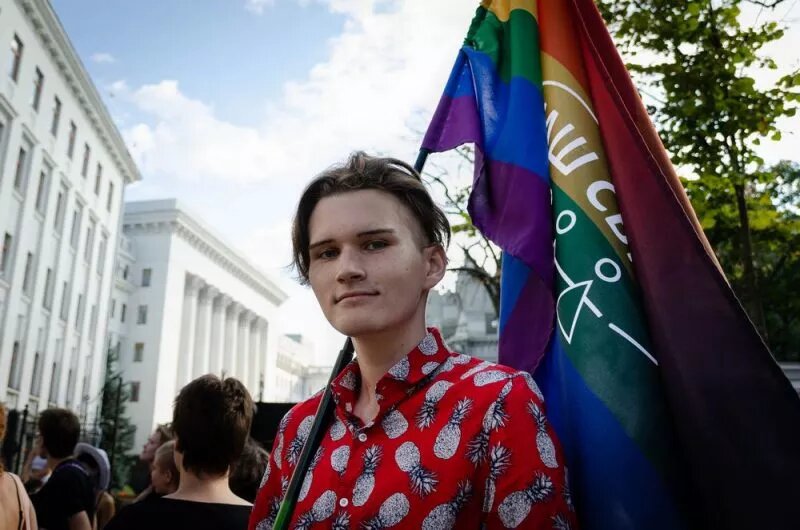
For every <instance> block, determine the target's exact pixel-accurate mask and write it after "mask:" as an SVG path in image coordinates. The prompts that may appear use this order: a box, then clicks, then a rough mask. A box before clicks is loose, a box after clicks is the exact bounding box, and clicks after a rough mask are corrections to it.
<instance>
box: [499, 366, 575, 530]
mask: <svg viewBox="0 0 800 530" xmlns="http://www.w3.org/2000/svg"><path fill="white" fill-rule="evenodd" d="M490 413H491V414H493V415H494V416H496V417H495V418H493V420H494V421H493V425H494V428H493V429H492V431H491V432H490V434H489V458H488V459H487V461H486V469H485V470H484V472H485V476H486V477H487V482H486V484H487V488H486V493H485V495H486V498H485V501H484V514H485V515H484V517H485V524H486V526H485V528H487V529H488V530H495V529H497V530H499V529H505V528H520V529H530V530H532V529H544V528H548V529H549V528H553V529H555V530H567V529H576V528H577V527H578V524H577V518H576V515H575V509H574V507H573V505H572V497H571V494H570V491H569V484H568V478H567V468H566V465H565V463H564V454H563V452H562V451H561V446H560V444H559V442H558V439H557V438H556V435H555V432H554V431H553V429H552V427H551V425H550V424H549V422H548V421H547V417H546V416H545V408H544V399H543V397H542V395H541V392H540V391H539V389H538V387H537V386H536V383H535V382H534V381H533V378H532V377H530V376H529V375H528V374H519V375H516V376H514V377H513V378H512V379H511V380H510V381H508V382H507V383H506V384H505V386H504V387H503V389H502V390H501V392H500V394H499V396H498V398H497V400H496V401H495V403H494V404H493V405H492V409H490Z"/></svg>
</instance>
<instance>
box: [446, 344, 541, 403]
mask: <svg viewBox="0 0 800 530" xmlns="http://www.w3.org/2000/svg"><path fill="white" fill-rule="evenodd" d="M455 355H456V356H460V357H466V358H467V359H466V360H462V361H461V362H460V363H459V369H458V370H453V372H454V374H453V376H451V380H452V382H453V383H456V384H457V385H458V387H459V388H458V390H460V391H462V392H465V393H468V394H470V395H483V396H487V397H489V398H492V399H497V398H498V397H502V398H503V399H505V400H514V399H534V400H535V401H537V402H539V403H541V402H544V396H543V395H542V392H541V390H540V389H539V386H538V385H537V384H536V381H534V379H533V376H531V374H529V373H528V372H523V371H521V370H517V369H516V368H511V367H510V366H505V365H503V364H498V363H494V362H491V361H487V360H483V359H478V358H476V357H469V356H466V355H463V354H455ZM453 358H454V357H451V359H453Z"/></svg>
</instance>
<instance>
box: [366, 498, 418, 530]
mask: <svg viewBox="0 0 800 530" xmlns="http://www.w3.org/2000/svg"><path fill="white" fill-rule="evenodd" d="M409 509H410V505H409V503H408V498H407V497H406V496H405V495H403V494H402V493H395V494H394V495H392V496H391V497H389V498H388V499H386V500H385V501H383V504H381V507H380V508H379V509H378V515H376V516H375V517H373V518H371V519H369V520H368V521H366V522H364V523H362V524H361V528H362V529H364V530H383V529H384V528H391V527H393V526H395V525H396V524H398V523H399V522H400V521H402V520H403V519H404V518H405V516H406V515H408V510H409Z"/></svg>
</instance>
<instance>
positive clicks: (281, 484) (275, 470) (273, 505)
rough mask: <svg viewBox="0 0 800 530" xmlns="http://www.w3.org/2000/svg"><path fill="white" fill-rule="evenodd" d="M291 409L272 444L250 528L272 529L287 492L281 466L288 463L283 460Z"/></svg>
mask: <svg viewBox="0 0 800 530" xmlns="http://www.w3.org/2000/svg"><path fill="white" fill-rule="evenodd" d="M290 414H291V411H290V412H289V413H287V416H286V417H284V419H283V420H282V421H281V427H280V428H279V430H278V436H277V437H276V438H275V442H273V444H272V451H270V454H269V459H268V460H267V469H266V471H264V476H263V477H262V478H261V486H260V487H259V490H258V494H257V495H256V501H255V503H254V504H253V510H252V511H251V512H250V522H249V523H248V525H247V527H248V530H256V529H258V530H261V529H262V528H264V529H271V528H272V525H273V523H274V522H275V517H276V516H277V515H278V509H279V508H280V504H281V500H283V495H284V493H285V491H284V490H285V484H287V481H288V478H286V477H285V476H284V474H283V472H282V470H281V467H286V466H287V465H288V464H287V463H286V462H283V461H282V459H283V455H282V453H283V450H284V445H285V444H284V437H285V435H286V434H287V433H286V423H287V422H288V420H289V415H290Z"/></svg>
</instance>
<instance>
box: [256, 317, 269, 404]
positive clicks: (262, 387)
mask: <svg viewBox="0 0 800 530" xmlns="http://www.w3.org/2000/svg"><path fill="white" fill-rule="evenodd" d="M268 334H269V322H267V321H266V320H262V321H261V327H260V329H259V335H260V336H261V341H260V343H259V348H260V349H259V352H258V358H259V359H260V361H259V362H260V364H261V370H260V371H259V373H258V380H257V381H258V382H257V383H256V385H257V387H258V392H259V396H258V399H259V401H262V400H264V399H265V395H266V385H267V371H268V370H269V367H268V366H267V365H268V361H269V358H268V357H267V344H268V341H267V339H268Z"/></svg>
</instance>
